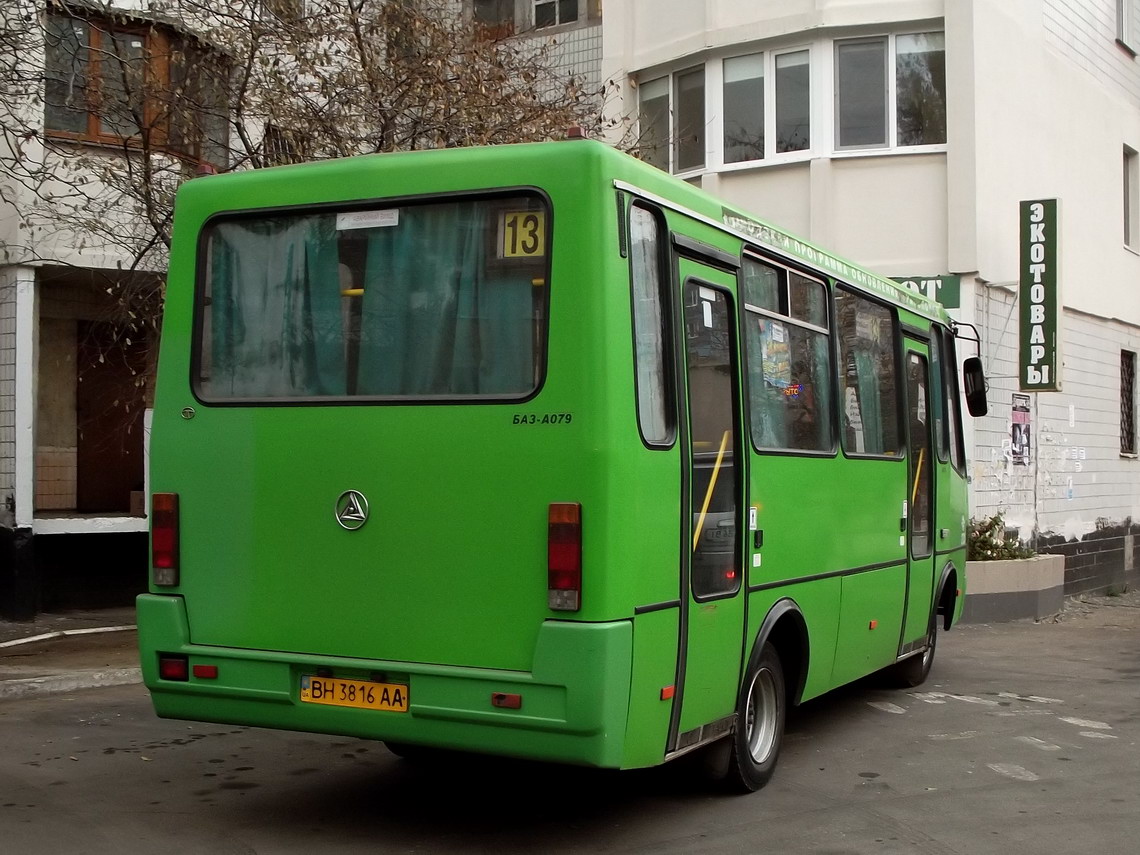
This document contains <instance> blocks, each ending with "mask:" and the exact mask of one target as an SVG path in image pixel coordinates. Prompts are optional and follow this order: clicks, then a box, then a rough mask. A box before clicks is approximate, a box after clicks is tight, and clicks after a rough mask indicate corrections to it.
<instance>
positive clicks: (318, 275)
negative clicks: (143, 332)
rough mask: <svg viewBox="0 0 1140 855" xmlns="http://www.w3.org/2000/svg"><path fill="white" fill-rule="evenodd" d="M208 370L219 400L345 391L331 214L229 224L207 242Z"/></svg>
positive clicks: (210, 389)
mask: <svg viewBox="0 0 1140 855" xmlns="http://www.w3.org/2000/svg"><path fill="white" fill-rule="evenodd" d="M209 296H210V303H209V311H208V314H207V323H208V324H209V325H210V329H209V330H208V331H207V335H208V336H209V338H210V355H211V357H212V359H211V362H210V364H209V365H208V366H206V365H203V374H204V377H203V381H202V385H203V388H204V390H206V391H207V393H208V394H212V395H218V396H222V397H236V398H241V397H257V398H272V397H281V398H290V397H312V396H320V395H343V394H345V382H344V376H345V372H344V339H343V335H342V333H341V306H340V301H341V297H340V284H339V280H338V274H337V239H336V229H335V221H334V220H333V218H331V217H299V218H289V219H273V220H256V221H232V222H227V223H221V224H218V225H217V226H215V227H214V229H213V230H212V232H211V240H210V295H209Z"/></svg>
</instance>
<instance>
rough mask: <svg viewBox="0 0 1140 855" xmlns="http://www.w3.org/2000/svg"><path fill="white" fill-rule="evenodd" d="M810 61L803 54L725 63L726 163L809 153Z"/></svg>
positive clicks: (757, 55)
mask: <svg viewBox="0 0 1140 855" xmlns="http://www.w3.org/2000/svg"><path fill="white" fill-rule="evenodd" d="M809 56H810V53H809V51H807V50H793V51H786V52H784V53H753V54H747V55H745V56H734V57H729V58H728V59H725V60H724V64H723V79H724V89H723V98H722V111H723V114H724V122H723V138H722V143H723V154H724V162H725V163H744V162H747V161H751V160H763V159H764V158H767V157H771V156H772V155H775V154H784V153H789V152H793V153H794V152H798V151H806V150H808V149H809V148H810V147H811V91H810V84H811V80H810V77H811V75H810V71H811V65H810V61H809ZM769 105H771V106H769Z"/></svg>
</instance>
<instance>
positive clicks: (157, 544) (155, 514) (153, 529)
mask: <svg viewBox="0 0 1140 855" xmlns="http://www.w3.org/2000/svg"><path fill="white" fill-rule="evenodd" d="M150 513H151V520H150V545H151V568H152V569H153V578H154V584H155V585H162V586H164V587H169V586H173V585H177V584H178V494H177V493H155V494H154V495H153V496H151V500H150Z"/></svg>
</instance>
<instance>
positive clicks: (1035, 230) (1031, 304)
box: [1017, 199, 1061, 392]
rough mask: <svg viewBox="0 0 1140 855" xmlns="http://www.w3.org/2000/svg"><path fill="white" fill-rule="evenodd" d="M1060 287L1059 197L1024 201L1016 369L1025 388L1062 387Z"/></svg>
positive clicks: (1031, 389)
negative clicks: (1058, 270) (1058, 253)
mask: <svg viewBox="0 0 1140 855" xmlns="http://www.w3.org/2000/svg"><path fill="white" fill-rule="evenodd" d="M1057 289H1058V276H1057V200H1056V199H1038V200H1034V201H1028V202H1022V203H1021V281H1020V287H1019V288H1018V302H1019V303H1020V323H1019V325H1018V328H1019V343H1020V344H1019V348H1018V352H1019V357H1018V372H1017V374H1018V386H1019V387H1020V389H1021V391H1023V392H1059V391H1060V390H1061V371H1060V369H1061V342H1060V337H1059V336H1058V330H1059V326H1060V325H1059V323H1058V321H1059V312H1060V301H1059V299H1058V296H1057Z"/></svg>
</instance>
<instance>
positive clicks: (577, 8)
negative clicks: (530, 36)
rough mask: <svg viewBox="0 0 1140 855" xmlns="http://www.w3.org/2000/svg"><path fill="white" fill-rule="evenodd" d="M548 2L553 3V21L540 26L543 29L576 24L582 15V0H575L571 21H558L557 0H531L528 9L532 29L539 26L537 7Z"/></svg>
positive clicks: (536, 28) (559, 6)
mask: <svg viewBox="0 0 1140 855" xmlns="http://www.w3.org/2000/svg"><path fill="white" fill-rule="evenodd" d="M548 3H550V4H553V6H554V23H553V24H547V25H546V26H545V27H543V28H542V30H543V31H547V30H553V29H554V28H556V27H567V26H570V25H571V24H577V23H579V22H580V21H581V20H582V17H583V16H582V0H577V2H576V3H575V5H574V19H573V20H571V21H560V20H558V14H559V11H558V10H559V9H560V8H561V3H560V2H559V0H531V2H530V3H529V4H528V5H529V6H530V9H529V11H530V23H531V26H532V27H534V29H535V30H536V31H537V30H538V29H539V27H538V7H539V6H545V5H546V4H548Z"/></svg>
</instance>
